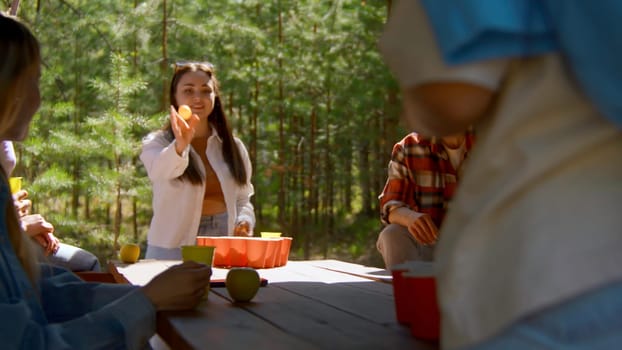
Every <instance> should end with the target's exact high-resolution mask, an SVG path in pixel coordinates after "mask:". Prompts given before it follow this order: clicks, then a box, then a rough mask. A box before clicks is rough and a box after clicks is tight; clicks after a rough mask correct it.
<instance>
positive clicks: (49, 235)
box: [20, 214, 60, 255]
mask: <svg viewBox="0 0 622 350" xmlns="http://www.w3.org/2000/svg"><path fill="white" fill-rule="evenodd" d="M20 224H21V226H22V230H23V231H24V233H25V234H26V235H27V236H28V237H30V238H32V239H33V240H34V241H35V242H37V243H38V244H39V245H40V246H41V247H42V248H43V249H44V252H45V255H50V254H53V253H55V252H56V251H57V250H58V248H59V247H60V241H59V240H58V238H56V237H55V236H54V226H53V225H52V224H50V223H49V222H47V221H46V220H45V219H44V218H43V216H41V215H40V214H31V215H26V216H22V217H21V218H20Z"/></svg>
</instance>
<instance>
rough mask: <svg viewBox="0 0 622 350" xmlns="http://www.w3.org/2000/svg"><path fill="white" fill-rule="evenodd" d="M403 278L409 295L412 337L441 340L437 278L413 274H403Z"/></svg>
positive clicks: (408, 309)
mask: <svg viewBox="0 0 622 350" xmlns="http://www.w3.org/2000/svg"><path fill="white" fill-rule="evenodd" d="M402 278H403V282H404V284H405V286H406V291H407V293H408V295H407V298H408V299H409V303H408V306H407V311H408V313H409V315H408V318H409V320H410V322H409V323H410V331H411V333H412V335H413V336H415V337H417V338H421V339H428V340H437V339H439V335H440V324H441V322H440V321H441V316H440V312H439V310H438V301H437V299H436V278H435V277H434V276H422V275H419V274H417V273H413V272H404V273H402Z"/></svg>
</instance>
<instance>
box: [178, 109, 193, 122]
mask: <svg viewBox="0 0 622 350" xmlns="http://www.w3.org/2000/svg"><path fill="white" fill-rule="evenodd" d="M177 113H179V115H180V116H181V117H182V118H184V120H188V119H190V116H191V115H192V110H191V109H190V107H188V106H187V105H181V106H179V109H178V110H177Z"/></svg>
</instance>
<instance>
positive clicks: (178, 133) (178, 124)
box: [169, 106, 199, 154]
mask: <svg viewBox="0 0 622 350" xmlns="http://www.w3.org/2000/svg"><path fill="white" fill-rule="evenodd" d="M169 118H170V120H171V129H172V130H173V135H175V140H176V141H177V142H176V145H175V150H176V151H177V154H181V153H182V152H183V151H184V149H186V147H188V145H189V144H190V142H192V139H193V138H194V133H195V131H196V126H197V124H198V123H199V117H198V116H197V115H196V114H193V115H191V116H190V118H189V119H188V120H187V121H186V120H184V118H182V117H181V116H180V115H179V113H177V110H175V107H173V106H171V114H170V116H169Z"/></svg>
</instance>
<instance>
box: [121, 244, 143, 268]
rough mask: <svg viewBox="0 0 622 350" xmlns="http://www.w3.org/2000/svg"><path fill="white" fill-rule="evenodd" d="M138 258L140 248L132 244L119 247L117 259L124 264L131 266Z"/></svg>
mask: <svg viewBox="0 0 622 350" xmlns="http://www.w3.org/2000/svg"><path fill="white" fill-rule="evenodd" d="M139 256H140V246H139V245H138V244H134V243H127V244H124V245H122V246H121V250H120V251H119V259H121V261H123V262H124V263H128V264H133V263H135V262H137V261H138V257H139Z"/></svg>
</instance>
